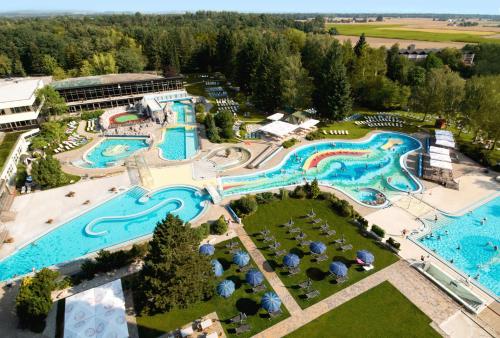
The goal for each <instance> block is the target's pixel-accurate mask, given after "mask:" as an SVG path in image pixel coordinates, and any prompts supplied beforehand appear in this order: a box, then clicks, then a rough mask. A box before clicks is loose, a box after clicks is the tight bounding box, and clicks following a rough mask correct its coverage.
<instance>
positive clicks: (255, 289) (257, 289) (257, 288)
mask: <svg viewBox="0 0 500 338" xmlns="http://www.w3.org/2000/svg"><path fill="white" fill-rule="evenodd" d="M266 289H267V286H266V284H260V285H257V286H254V287H253V288H252V292H253V293H257V292H261V291H264V290H266Z"/></svg>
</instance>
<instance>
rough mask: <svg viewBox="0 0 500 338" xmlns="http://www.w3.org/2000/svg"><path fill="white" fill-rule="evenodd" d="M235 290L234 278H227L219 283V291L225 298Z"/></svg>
mask: <svg viewBox="0 0 500 338" xmlns="http://www.w3.org/2000/svg"><path fill="white" fill-rule="evenodd" d="M233 292H234V282H233V281H232V280H229V279H225V280H223V281H222V282H220V283H219V285H217V293H218V294H219V295H220V296H222V297H224V298H227V297H229V296H231V295H232V294H233Z"/></svg>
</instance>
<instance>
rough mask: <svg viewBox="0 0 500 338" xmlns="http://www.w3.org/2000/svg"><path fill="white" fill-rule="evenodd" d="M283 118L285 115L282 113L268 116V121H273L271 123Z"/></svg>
mask: <svg viewBox="0 0 500 338" xmlns="http://www.w3.org/2000/svg"><path fill="white" fill-rule="evenodd" d="M283 116H285V114H282V113H275V114H273V115H271V116H268V117H267V119H268V120H271V121H279V120H281V119H282V118H283Z"/></svg>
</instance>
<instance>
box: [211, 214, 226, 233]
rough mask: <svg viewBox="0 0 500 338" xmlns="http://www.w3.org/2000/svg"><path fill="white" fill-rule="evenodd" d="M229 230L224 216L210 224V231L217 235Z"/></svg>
mask: <svg viewBox="0 0 500 338" xmlns="http://www.w3.org/2000/svg"><path fill="white" fill-rule="evenodd" d="M226 231H227V222H226V220H225V219H224V216H222V215H221V216H220V217H219V218H218V219H217V220H216V221H215V222H213V223H212V224H211V226H210V233H212V234H215V235H222V234H224V233H226Z"/></svg>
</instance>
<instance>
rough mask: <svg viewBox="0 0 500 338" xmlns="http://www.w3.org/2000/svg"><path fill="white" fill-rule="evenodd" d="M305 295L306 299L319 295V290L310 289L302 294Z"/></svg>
mask: <svg viewBox="0 0 500 338" xmlns="http://www.w3.org/2000/svg"><path fill="white" fill-rule="evenodd" d="M304 295H305V296H306V299H307V300H309V299H313V298H316V297H318V296H319V291H318V290H312V291H309V292H308V293H306V294H304Z"/></svg>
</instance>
